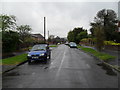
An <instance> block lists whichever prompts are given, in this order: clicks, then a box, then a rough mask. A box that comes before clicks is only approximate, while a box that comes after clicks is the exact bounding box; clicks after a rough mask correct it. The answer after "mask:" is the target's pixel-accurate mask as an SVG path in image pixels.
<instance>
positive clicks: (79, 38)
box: [77, 31, 88, 42]
mask: <svg viewBox="0 0 120 90" xmlns="http://www.w3.org/2000/svg"><path fill="white" fill-rule="evenodd" d="M87 37H88V33H87V31H82V32H80V33H79V34H78V35H77V40H79V42H80V41H81V39H83V38H87Z"/></svg>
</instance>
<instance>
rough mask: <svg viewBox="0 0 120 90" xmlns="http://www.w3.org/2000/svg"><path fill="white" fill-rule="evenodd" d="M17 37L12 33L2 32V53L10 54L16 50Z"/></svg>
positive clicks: (16, 34) (15, 33)
mask: <svg viewBox="0 0 120 90" xmlns="http://www.w3.org/2000/svg"><path fill="white" fill-rule="evenodd" d="M18 44H19V35H18V33H17V32H14V31H3V32H2V51H3V52H12V51H14V50H16V49H17V48H18Z"/></svg>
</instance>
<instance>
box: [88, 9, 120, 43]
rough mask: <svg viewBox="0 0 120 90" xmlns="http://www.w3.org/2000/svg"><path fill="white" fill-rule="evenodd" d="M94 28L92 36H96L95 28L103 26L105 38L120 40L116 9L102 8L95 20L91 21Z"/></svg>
mask: <svg viewBox="0 0 120 90" xmlns="http://www.w3.org/2000/svg"><path fill="white" fill-rule="evenodd" d="M91 26H92V28H91V29H90V31H91V34H92V36H93V37H94V36H95V28H94V27H96V26H103V29H104V34H105V40H107V41H113V40H116V42H119V40H120V39H119V38H120V34H119V32H116V31H117V30H118V27H117V14H116V13H115V11H113V10H111V9H107V10H106V9H102V10H100V11H99V12H98V13H97V15H96V17H95V18H94V22H93V23H91Z"/></svg>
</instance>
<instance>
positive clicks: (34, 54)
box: [27, 44, 51, 63]
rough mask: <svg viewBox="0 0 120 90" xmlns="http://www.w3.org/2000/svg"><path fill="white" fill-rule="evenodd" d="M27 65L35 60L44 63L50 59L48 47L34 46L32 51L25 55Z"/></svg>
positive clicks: (43, 45)
mask: <svg viewBox="0 0 120 90" xmlns="http://www.w3.org/2000/svg"><path fill="white" fill-rule="evenodd" d="M27 58H28V63H31V61H36V60H44V61H45V62H46V61H47V59H48V58H49V59H50V58H51V50H50V49H49V45H47V44H38V45H34V46H33V47H32V49H31V50H30V51H29V52H28V55H27Z"/></svg>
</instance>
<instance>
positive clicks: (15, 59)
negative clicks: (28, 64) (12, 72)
mask: <svg viewBox="0 0 120 90" xmlns="http://www.w3.org/2000/svg"><path fill="white" fill-rule="evenodd" d="M1 60H2V65H17V64H19V63H21V62H23V61H26V60H27V54H21V55H17V56H13V57H9V58H6V59H1Z"/></svg>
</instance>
